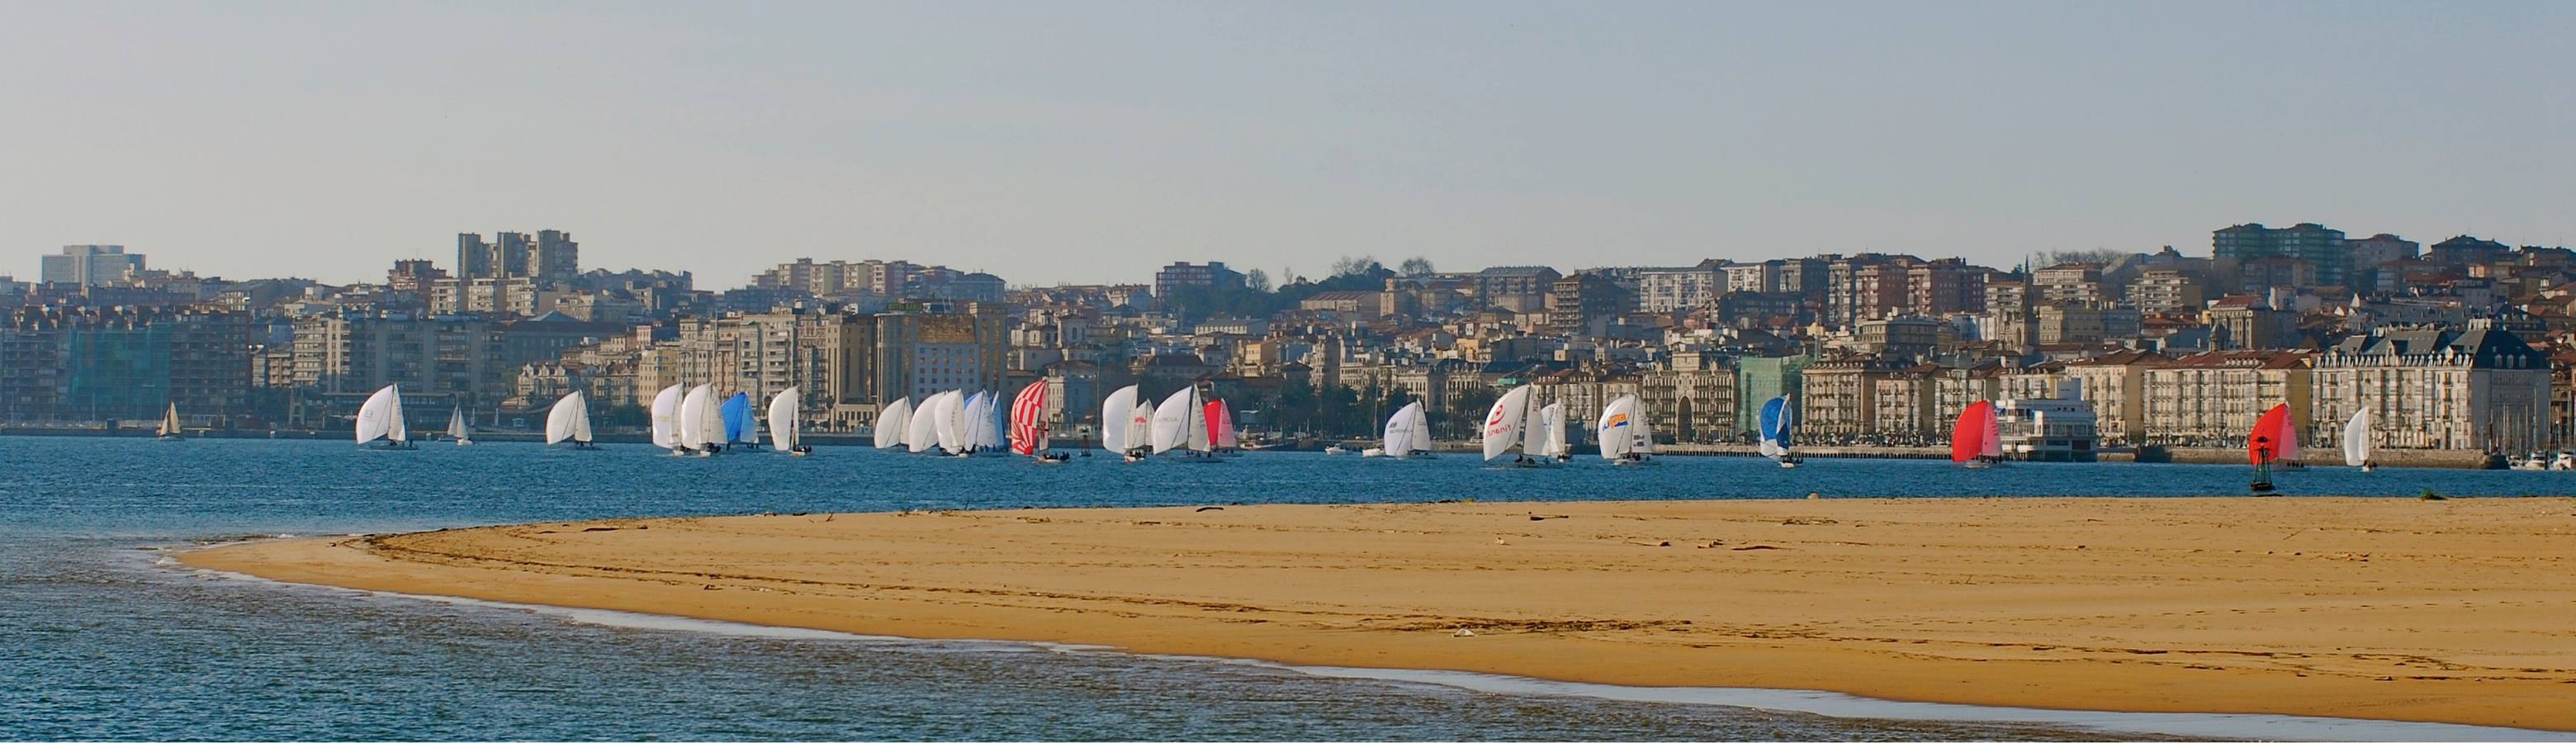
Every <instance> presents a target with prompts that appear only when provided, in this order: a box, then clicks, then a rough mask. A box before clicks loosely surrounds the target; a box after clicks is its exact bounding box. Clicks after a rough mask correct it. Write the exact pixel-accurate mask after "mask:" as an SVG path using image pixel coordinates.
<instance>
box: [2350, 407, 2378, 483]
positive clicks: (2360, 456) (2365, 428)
mask: <svg viewBox="0 0 2576 743" xmlns="http://www.w3.org/2000/svg"><path fill="white" fill-rule="evenodd" d="M2343 463H2344V464H2348V465H2352V466H2354V467H2360V468H2361V471H2363V472H2370V471H2373V470H2377V469H2379V463H2378V462H2373V461H2370V411H2369V410H2368V409H2363V410H2356V411H2353V413H2352V420H2349V421H2345V422H2344V424H2343Z"/></svg>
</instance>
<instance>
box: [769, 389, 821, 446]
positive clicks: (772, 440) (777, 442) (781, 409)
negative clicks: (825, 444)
mask: <svg viewBox="0 0 2576 743" xmlns="http://www.w3.org/2000/svg"><path fill="white" fill-rule="evenodd" d="M799 399H801V398H799V397H798V396H797V392H796V388H795V387H789V388H787V389H783V390H779V391H778V394H776V395H771V396H770V397H769V445H770V447H771V448H774V449H777V450H779V451H783V452H787V454H788V456H795V457H801V456H805V455H807V454H812V453H814V448H813V447H810V446H806V445H805V442H804V439H803V438H801V437H800V435H799V433H798V431H797V430H796V405H797V401H798V400H799Z"/></svg>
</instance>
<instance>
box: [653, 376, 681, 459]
mask: <svg viewBox="0 0 2576 743" xmlns="http://www.w3.org/2000/svg"><path fill="white" fill-rule="evenodd" d="M653 445H654V446H658V447H662V448H664V449H677V448H680V386H679V385H676V384H675V385H671V386H669V387H664V388H662V391H661V393H659V394H656V395H654V396H653Z"/></svg>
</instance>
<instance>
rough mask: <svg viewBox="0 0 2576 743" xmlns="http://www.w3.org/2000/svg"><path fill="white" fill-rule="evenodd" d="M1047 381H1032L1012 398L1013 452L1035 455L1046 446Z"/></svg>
mask: <svg viewBox="0 0 2576 743" xmlns="http://www.w3.org/2000/svg"><path fill="white" fill-rule="evenodd" d="M1046 387H1047V386H1046V383H1045V382H1032V383H1030V384H1029V386H1028V387H1026V388H1023V389H1021V390H1020V396H1019V397H1018V398H1015V399H1013V400H1011V453H1013V454H1027V455H1031V456H1035V455H1037V453H1038V450H1040V449H1044V448H1046V445H1047V427H1046V399H1047V391H1046Z"/></svg>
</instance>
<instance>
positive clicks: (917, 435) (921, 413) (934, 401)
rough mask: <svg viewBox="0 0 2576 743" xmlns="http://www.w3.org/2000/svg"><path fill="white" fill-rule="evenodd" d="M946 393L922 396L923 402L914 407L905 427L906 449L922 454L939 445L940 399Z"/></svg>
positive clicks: (904, 442) (904, 446)
mask: <svg viewBox="0 0 2576 743" xmlns="http://www.w3.org/2000/svg"><path fill="white" fill-rule="evenodd" d="M945 394H947V393H940V394H937V395H931V396H929V397H924V398H921V404H920V405H917V406H914V407H913V409H912V411H911V413H910V415H911V416H912V418H911V420H909V421H907V425H906V426H905V427H904V434H903V448H904V450H905V451H909V452H912V453H914V454H920V453H922V452H926V451H930V450H931V449H932V448H933V447H937V446H939V400H940V399H941V397H942V396H943V395H945Z"/></svg>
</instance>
